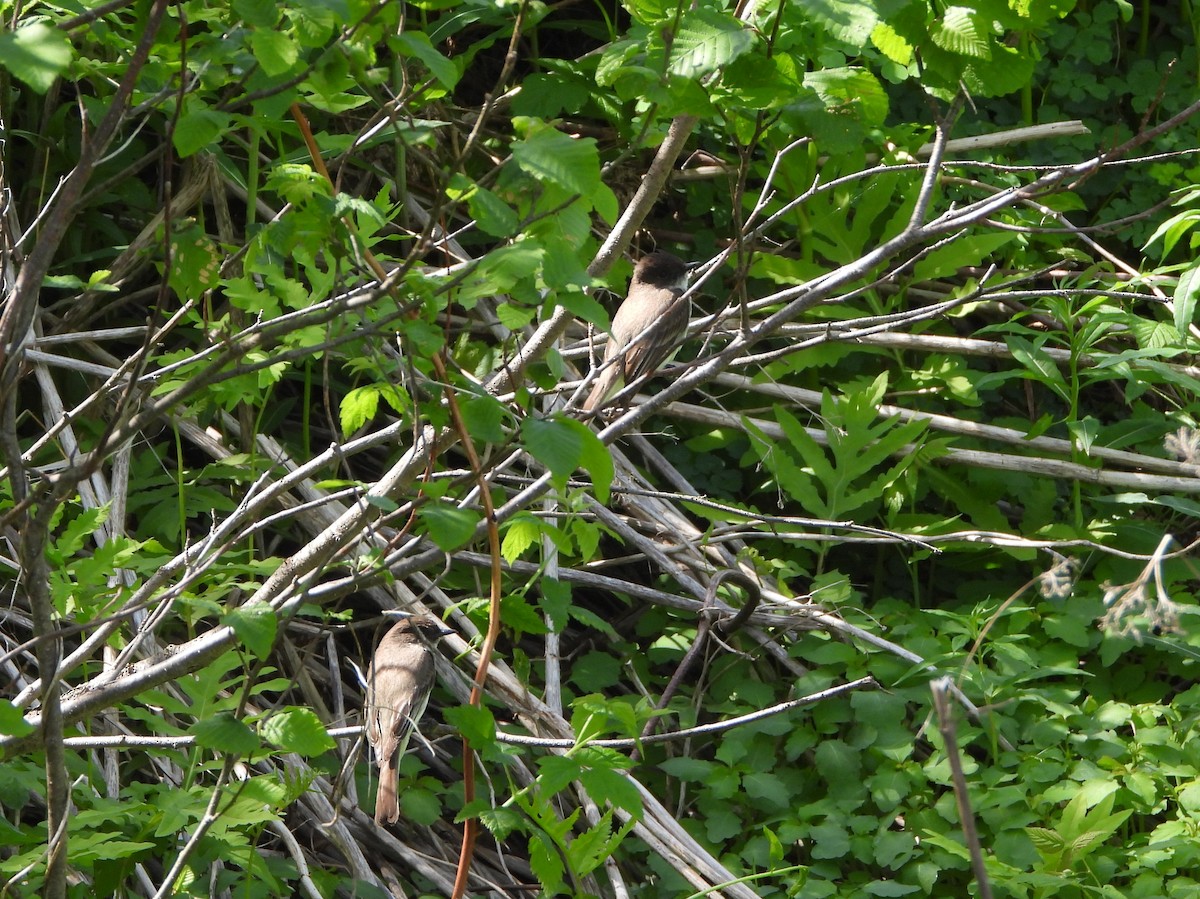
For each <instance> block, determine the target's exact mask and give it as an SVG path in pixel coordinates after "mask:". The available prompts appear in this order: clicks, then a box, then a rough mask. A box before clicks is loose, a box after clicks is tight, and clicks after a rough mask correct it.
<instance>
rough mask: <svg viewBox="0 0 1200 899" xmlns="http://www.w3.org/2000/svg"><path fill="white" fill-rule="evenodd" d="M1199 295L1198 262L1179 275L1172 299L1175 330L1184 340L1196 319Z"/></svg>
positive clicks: (1199, 266) (1199, 268) (1199, 277)
mask: <svg viewBox="0 0 1200 899" xmlns="http://www.w3.org/2000/svg"><path fill="white" fill-rule="evenodd" d="M1197 294H1200V262H1193V263H1192V265H1190V266H1189V267H1188V268H1187V269H1185V270H1184V271H1183V272H1182V273H1181V274H1180V275H1179V283H1178V284H1177V285H1175V294H1174V296H1173V297H1172V299H1173V300H1174V303H1175V330H1176V331H1178V332H1179V339H1180V340H1186V339H1187V336H1188V334H1189V333H1190V330H1191V326H1192V323H1193V322H1194V321H1195V318H1196V296H1197Z"/></svg>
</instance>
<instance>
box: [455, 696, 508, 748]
mask: <svg viewBox="0 0 1200 899" xmlns="http://www.w3.org/2000/svg"><path fill="white" fill-rule="evenodd" d="M442 717H443V718H445V719H446V721H447V722H448V723H449V724H451V725H452V726H453V727H455V728H457V729H458V732H459V733H460V734H462V738H463V739H464V740H466V741H467V742H468V743H469V744H471V746H472V747H473V748H475V749H482V748H484V747H485V746H491V745H492V744H493V743H495V742H496V719H495V718H493V717H492V713H491V711H490V710H488V709H486V708H481V707H479V706H475V705H460V706H455V707H453V708H449V709H446V711H445V712H444V713H443V715H442Z"/></svg>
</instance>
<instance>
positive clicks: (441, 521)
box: [417, 503, 479, 552]
mask: <svg viewBox="0 0 1200 899" xmlns="http://www.w3.org/2000/svg"><path fill="white" fill-rule="evenodd" d="M417 514H418V515H419V516H420V518H421V521H423V522H424V523H425V527H426V529H427V530H428V532H429V539H430V540H432V541H433V542H434V543H436V544H437V547H438V549H440V550H442V551H443V552H451V551H453V550H456V549H458V548H460V547H462V546H465V545H466V544H467V543H469V542H470V541H471V538H472V537H474V536H475V526H476V525H478V524H479V513H478V512H476V511H475V510H473V509H459V508H457V507H456V506H447V505H444V504H442V503H433V504H431V505H428V506H424V507H423V508H422V509H421V510H420V511H419V512H418V513H417Z"/></svg>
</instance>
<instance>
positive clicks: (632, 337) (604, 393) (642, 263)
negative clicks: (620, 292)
mask: <svg viewBox="0 0 1200 899" xmlns="http://www.w3.org/2000/svg"><path fill="white" fill-rule="evenodd" d="M687 283H688V267H687V266H686V265H684V264H683V262H682V261H681V260H680V259H679V258H678V257H677V256H673V255H672V254H670V253H663V252H656V253H651V254H649V255H648V256H643V257H642V258H641V259H639V260H638V264H637V265H636V266H635V267H634V269H633V278H631V279H630V281H629V293H628V294H627V295H626V297H625V300H624V302H622V303H621V308H619V309H618V310H617V314H616V315H614V316H613V321H612V336H611V337H610V338H609V340H608V346H607V347H606V348H605V350H604V363H605V364H604V367H603V370H602V371H601V372H600V375H599V377H597V378H596V383H595V384H594V385H593V386H592V392H591V393H589V394H588V397H587V399H586V400H584V403H583V409H584V411H585V412H589V411H592V410H594V409H598V408H600V407H601V406H603V405H604V403H605V402H606V401H607V400H608V399H609V397H611V396H612V395H613V394H614V393H616V392H617V391H618V390H620V389H621V388H622V387H623V386H625V385H626V384H632V383H633V382H634V381H636V380H638V379H640V378H648V377H650V376H651V375H653V374H654V373H655V372H656V371H658V369H659V366H661V365H662V364H663V363H664V362H666V361H667V360H668V359H669V358H670V357H671V356H672V355H674V353H675V349H676V348H677V346H678V344H679V341H680V339H681V338H682V337H683V335H684V333H686V331H687V326H688V319H689V310H688V303H687V302H686V301H685V300H683V299H682V297H683V292H684V291H685V290H686V289H687ZM648 328H649V329H650V330H649V331H648V332H647V333H643V332H646V331H647V329H648ZM639 335H641V336H640V338H639ZM622 352H623V353H624V355H623V356H621V354H622ZM618 356H621V358H620V359H617V357H618ZM613 360H616V361H613ZM609 363H611V364H609Z"/></svg>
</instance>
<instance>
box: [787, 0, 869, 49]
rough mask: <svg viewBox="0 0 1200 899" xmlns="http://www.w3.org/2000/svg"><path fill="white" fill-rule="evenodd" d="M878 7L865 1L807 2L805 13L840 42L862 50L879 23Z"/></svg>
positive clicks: (813, 0)
mask: <svg viewBox="0 0 1200 899" xmlns="http://www.w3.org/2000/svg"><path fill="white" fill-rule="evenodd" d="M876 6H877V4H875V3H868V2H865V0H805V3H804V13H805V15H806V16H810V17H811V18H813V19H815V20H816V21H817V22H819V23H820V24H821V25H822V26H824V28H825V30H826V31H828V32H829V33H830V34H831V35H833V36H834V37H835V38H837V39H838V40H839V41H842V42H843V43H846V44H850V45H851V46H852V47H857V48H861V47H863V46H864V45H865V44H866V42H867V38H868V37H870V36H871V31H872V29H874V28H875V25H876V23H877V22H878V21H879V17H878V13H877V11H876Z"/></svg>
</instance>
